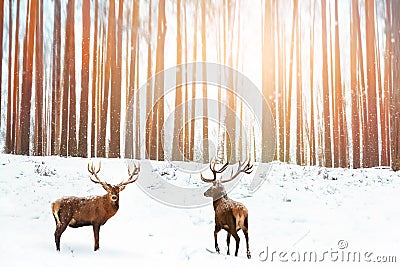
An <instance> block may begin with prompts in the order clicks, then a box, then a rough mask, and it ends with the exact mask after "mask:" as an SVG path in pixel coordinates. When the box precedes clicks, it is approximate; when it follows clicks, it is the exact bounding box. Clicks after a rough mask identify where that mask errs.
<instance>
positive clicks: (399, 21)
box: [390, 1, 400, 171]
mask: <svg viewBox="0 0 400 267" xmlns="http://www.w3.org/2000/svg"><path fill="white" fill-rule="evenodd" d="M391 4H392V9H391V14H392V27H391V29H392V31H393V32H392V36H393V37H392V38H393V39H394V42H392V44H393V47H392V49H393V50H392V51H393V57H392V64H393V65H392V71H393V72H392V73H393V86H392V88H391V96H390V99H391V101H390V114H391V116H390V118H391V120H390V126H391V127H390V132H391V133H390V135H391V165H392V169H393V170H394V171H398V170H400V105H399V103H400V90H399V88H400V33H399V32H398V29H400V18H399V16H398V14H400V2H398V1H392V2H391Z"/></svg>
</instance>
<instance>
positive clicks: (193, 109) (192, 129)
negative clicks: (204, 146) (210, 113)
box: [189, 3, 199, 161]
mask: <svg viewBox="0 0 400 267" xmlns="http://www.w3.org/2000/svg"><path fill="white" fill-rule="evenodd" d="M198 6H199V4H198V3H196V10H198ZM198 13H199V12H195V14H194V30H193V42H194V43H193V62H196V61H197V31H198V25H197V23H198ZM192 76H193V80H196V65H195V64H194V65H193V72H192ZM190 115H191V120H190V145H189V146H190V153H189V154H190V156H189V159H190V160H191V161H193V160H194V147H195V143H194V138H195V136H194V132H195V121H196V120H195V118H196V83H192V106H191V109H190Z"/></svg>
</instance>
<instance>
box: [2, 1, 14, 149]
mask: <svg viewBox="0 0 400 267" xmlns="http://www.w3.org/2000/svg"><path fill="white" fill-rule="evenodd" d="M8 14H9V16H8V18H9V20H8V21H9V22H8V25H9V28H8V94H7V126H6V127H7V129H6V145H5V153H12V152H13V147H14V145H13V144H12V142H11V136H12V135H14V133H13V128H14V126H13V123H15V122H13V120H12V112H11V110H12V107H13V101H14V98H15V97H16V96H15V95H13V91H12V80H11V79H12V73H13V72H12V62H13V56H12V47H13V46H12V44H13V42H12V37H13V35H12V33H13V20H12V15H11V14H12V0H9V2H8ZM14 60H15V59H14ZM0 72H1V71H0ZM0 75H1V74H0ZM0 81H1V78H0ZM0 88H1V86H0ZM0 102H1V100H0ZM0 108H1V107H0Z"/></svg>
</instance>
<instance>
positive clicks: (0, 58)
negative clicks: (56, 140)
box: [0, 0, 11, 127]
mask: <svg viewBox="0 0 400 267" xmlns="http://www.w3.org/2000/svg"><path fill="white" fill-rule="evenodd" d="M10 4H11V3H10ZM3 13H4V0H0V118H1V111H2V108H1V103H2V102H1V98H2V96H1V95H2V92H3V91H2V83H1V81H3V80H2V75H3V20H4V15H3ZM10 16H11V14H10ZM0 127H1V120H0Z"/></svg>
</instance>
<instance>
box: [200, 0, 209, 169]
mask: <svg viewBox="0 0 400 267" xmlns="http://www.w3.org/2000/svg"><path fill="white" fill-rule="evenodd" d="M201 45H202V47H201V57H202V61H203V62H206V61H207V52H206V51H207V41H206V4H205V1H201ZM201 72H202V80H203V81H206V80H207V69H206V65H205V64H202V70H201ZM202 87H203V88H202V92H203V120H202V121H203V149H202V150H203V163H206V162H208V161H209V151H208V150H209V145H208V107H207V104H208V99H207V84H206V83H203V86H202Z"/></svg>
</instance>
